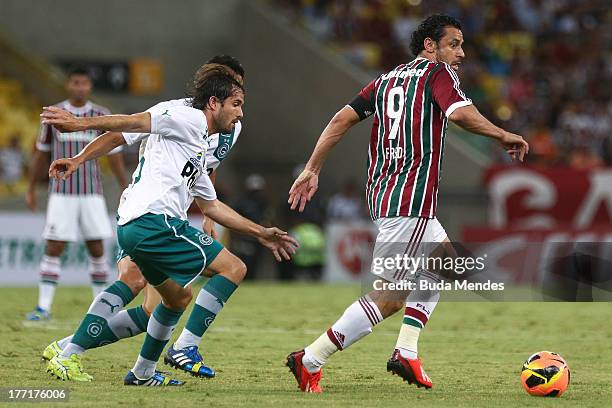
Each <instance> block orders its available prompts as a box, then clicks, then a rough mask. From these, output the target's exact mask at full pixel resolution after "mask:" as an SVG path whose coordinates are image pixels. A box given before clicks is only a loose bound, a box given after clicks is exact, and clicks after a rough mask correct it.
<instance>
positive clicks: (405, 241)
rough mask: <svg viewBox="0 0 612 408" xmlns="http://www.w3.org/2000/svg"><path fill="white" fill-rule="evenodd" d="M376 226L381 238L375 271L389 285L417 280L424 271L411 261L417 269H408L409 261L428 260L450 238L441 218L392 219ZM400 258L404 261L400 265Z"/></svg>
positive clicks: (373, 270) (377, 245)
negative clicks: (416, 276)
mask: <svg viewBox="0 0 612 408" xmlns="http://www.w3.org/2000/svg"><path fill="white" fill-rule="evenodd" d="M374 223H375V224H376V226H377V227H378V235H377V236H376V244H375V245H374V255H373V265H372V269H371V270H372V273H374V274H375V275H377V276H379V277H381V278H383V279H385V280H387V281H389V282H400V281H404V280H409V279H414V278H415V275H416V273H417V272H418V271H419V270H422V269H423V268H422V267H417V266H415V265H417V264H415V263H410V262H411V261H408V265H409V266H415V268H411V267H408V268H406V267H405V265H406V263H407V262H406V260H407V258H411V259H414V260H415V261H416V260H417V258H418V257H421V259H424V258H425V257H426V256H428V255H429V254H430V253H431V252H432V251H433V250H434V249H436V248H437V247H438V245H439V243H440V242H443V241H444V240H446V238H447V235H446V231H445V230H444V227H442V225H441V224H440V222H439V221H438V219H437V218H419V217H391V218H379V219H377V220H375V221H374ZM398 258H399V259H400V261H399V262H401V263H400V264H399V265H398V261H397V260H398ZM387 259H393V260H394V261H393V262H391V261H387ZM385 262H388V263H386V264H385ZM421 265H422V264H421Z"/></svg>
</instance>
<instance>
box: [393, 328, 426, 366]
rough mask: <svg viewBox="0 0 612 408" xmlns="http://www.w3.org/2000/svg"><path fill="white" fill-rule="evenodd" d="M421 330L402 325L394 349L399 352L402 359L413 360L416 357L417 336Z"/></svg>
mask: <svg viewBox="0 0 612 408" xmlns="http://www.w3.org/2000/svg"><path fill="white" fill-rule="evenodd" d="M420 332H421V329H419V328H418V327H414V326H410V325H409V324H402V327H401V328H400V332H399V336H398V337H397V342H396V343H395V348H396V349H398V350H399V352H400V354H401V356H402V357H404V358H409V359H411V360H414V359H416V358H417V357H418V355H419V353H418V348H417V347H418V344H419V334H420Z"/></svg>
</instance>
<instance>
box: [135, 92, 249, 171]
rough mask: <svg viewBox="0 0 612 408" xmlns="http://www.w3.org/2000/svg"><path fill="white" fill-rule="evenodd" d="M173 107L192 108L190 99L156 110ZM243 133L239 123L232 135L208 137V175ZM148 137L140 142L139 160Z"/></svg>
mask: <svg viewBox="0 0 612 408" xmlns="http://www.w3.org/2000/svg"><path fill="white" fill-rule="evenodd" d="M171 106H191V104H190V100H189V99H188V98H183V99H172V100H170V101H165V102H160V103H158V104H157V105H155V106H154V108H169V107H171ZM241 131H242V123H240V122H238V123H236V125H235V126H234V129H232V131H231V132H230V133H213V134H212V135H209V136H208V139H207V142H208V147H207V149H206V173H207V174H209V175H210V173H212V172H213V171H215V170H216V169H217V167H219V165H220V164H221V162H222V161H223V160H224V159H225V158H226V157H227V155H228V154H229V152H230V150H232V148H233V147H234V145H235V144H236V142H237V141H238V136H240V132H241ZM147 136H149V135H148V134H144V136H143V137H144V139H143V140H142V141H141V142H140V152H139V155H138V156H139V158H141V157H142V155H143V154H144V151H145V148H146V146H147Z"/></svg>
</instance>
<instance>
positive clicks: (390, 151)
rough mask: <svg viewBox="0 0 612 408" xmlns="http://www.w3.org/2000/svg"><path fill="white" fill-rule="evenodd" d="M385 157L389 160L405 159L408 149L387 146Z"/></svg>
mask: <svg viewBox="0 0 612 408" xmlns="http://www.w3.org/2000/svg"><path fill="white" fill-rule="evenodd" d="M384 154H385V159H387V160H399V159H403V158H404V155H405V154H406V150H405V149H404V148H403V147H401V146H400V147H392V146H389V147H385V151H384Z"/></svg>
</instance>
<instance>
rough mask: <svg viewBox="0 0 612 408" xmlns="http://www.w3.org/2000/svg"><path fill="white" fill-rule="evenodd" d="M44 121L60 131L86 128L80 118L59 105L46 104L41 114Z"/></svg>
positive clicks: (75, 130) (74, 130)
mask: <svg viewBox="0 0 612 408" xmlns="http://www.w3.org/2000/svg"><path fill="white" fill-rule="evenodd" d="M40 117H41V118H42V123H43V124H45V125H52V126H53V127H55V128H56V129H57V130H59V131H60V132H77V131H79V130H84V128H83V127H82V125H81V123H80V121H79V119H78V118H77V117H75V116H74V115H73V114H72V113H70V112H68V111H65V110H64V109H61V108H58V107H57V106H45V107H44V108H43V112H42V113H41V114H40Z"/></svg>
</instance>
